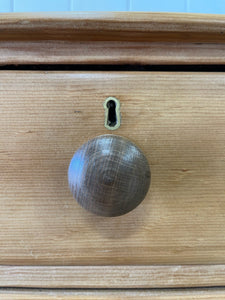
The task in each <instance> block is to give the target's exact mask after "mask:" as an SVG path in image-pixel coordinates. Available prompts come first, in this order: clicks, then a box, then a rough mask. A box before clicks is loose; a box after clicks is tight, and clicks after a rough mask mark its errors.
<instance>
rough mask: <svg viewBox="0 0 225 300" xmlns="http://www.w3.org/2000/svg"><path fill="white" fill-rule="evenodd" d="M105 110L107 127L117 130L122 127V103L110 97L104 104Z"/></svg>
mask: <svg viewBox="0 0 225 300" xmlns="http://www.w3.org/2000/svg"><path fill="white" fill-rule="evenodd" d="M103 106H104V108H105V127H106V128H107V129H109V130H115V129H118V128H119V127H120V119H121V117H120V102H119V100H118V99H116V98H115V97H108V98H107V99H106V100H105V102H104V104H103Z"/></svg>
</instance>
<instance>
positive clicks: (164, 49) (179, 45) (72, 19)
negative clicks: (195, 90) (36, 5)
mask: <svg viewBox="0 0 225 300" xmlns="http://www.w3.org/2000/svg"><path fill="white" fill-rule="evenodd" d="M224 49H225V18H224V16H222V15H221V16H220V15H200V14H171V13H137V12H136V13H128V12H127V13H119V12H118V13H115V12H109V13H106V12H104V13H51V14H49V13H39V14H36V13H29V14H1V15H0V64H2V65H3V64H4V65H7V64H55V63H57V64H60V63H61V64H87V63H88V64H99V63H101V64H224V63H225V55H224V53H225V50H224Z"/></svg>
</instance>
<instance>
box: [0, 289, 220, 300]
mask: <svg viewBox="0 0 225 300" xmlns="http://www.w3.org/2000/svg"><path fill="white" fill-rule="evenodd" d="M0 297H1V300H58V299H60V300H75V299H76V300H106V299H107V300H108V299H109V300H123V299H125V300H131V299H132V300H133V299H150V300H180V299H184V300H194V299H196V300H197V299H199V300H200V299H201V300H202V299H204V300H206V299H208V300H218V299H220V300H222V299H225V290H224V289H222V288H221V289H218V288H217V289H189V290H179V289H178V290H142V291H141V290H139V291H137V290H136V291H135V290H134V291H126V290H117V291H116V290H107V291H106V290H105V291H101V290H100V291H97V290H91V291H88V290H86V291H85V290H82V291H81V290H77V291H65V290H61V291H56V290H47V291H46V290H39V291H36V290H32V291H26V290H16V289H14V290H4V289H3V290H1V291H0Z"/></svg>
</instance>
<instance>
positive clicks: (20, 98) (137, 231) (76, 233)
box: [0, 71, 225, 265]
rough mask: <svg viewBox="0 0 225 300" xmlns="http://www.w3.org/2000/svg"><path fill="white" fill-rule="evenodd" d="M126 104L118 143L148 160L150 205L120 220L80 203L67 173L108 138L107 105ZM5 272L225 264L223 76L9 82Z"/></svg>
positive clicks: (1, 80) (2, 235)
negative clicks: (12, 268)
mask: <svg viewBox="0 0 225 300" xmlns="http://www.w3.org/2000/svg"><path fill="white" fill-rule="evenodd" d="M109 96H115V97H117V98H118V99H119V100H120V102H121V116H122V124H121V127H120V128H119V129H118V130H116V131H114V132H113V133H114V134H118V135H121V136H125V137H127V138H129V139H131V140H132V141H134V142H135V143H136V144H137V145H138V146H140V148H141V149H142V150H143V152H144V153H145V155H146V157H147V159H148V161H149V163H150V166H151V171H152V183H151V187H150V191H149V193H148V194H147V197H146V198H145V200H144V201H143V202H142V203H141V205H139V206H138V207H137V208H136V209H135V210H133V211H132V212H130V213H128V214H126V215H123V216H121V217H117V218H104V217H98V216H95V215H92V214H91V213H88V212H87V211H85V210H84V209H82V208H81V207H80V206H79V205H78V204H77V203H76V201H75V200H74V199H73V198H72V196H71V194H70V191H69V188H68V183H67V168H68V165H69V162H70V159H71V157H72V155H73V153H74V152H75V151H76V149H77V148H78V147H79V146H80V145H82V144H83V143H84V142H86V141H87V140H88V139H90V138H93V137H95V136H97V135H100V134H106V133H111V132H109V131H108V130H107V129H106V128H105V127H104V108H103V102H104V100H105V99H106V98H107V97H109ZM0 174H1V175H0V176H1V177H0V178H1V180H0V190H1V194H0V206H1V210H0V225H1V231H0V245H1V247H0V264H9V265H12V264H18V265H84V264H85V265H105V264H107V265H113V264H115V265H119V264H129V265H136V264H144V265H149V264H171V263H172V264H200V263H203V264H204V263H206V264H210V263H212V264H213V263H225V238H224V236H225V235H224V231H225V75H224V74H222V73H182V72H181V73H173V72H171V73H163V72H161V73H160V72H155V73H154V72H153V73H151V72H28V71H27V72H22V71H18V72H14V71H12V72H9V71H1V72H0Z"/></svg>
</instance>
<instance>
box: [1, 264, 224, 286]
mask: <svg viewBox="0 0 225 300" xmlns="http://www.w3.org/2000/svg"><path fill="white" fill-rule="evenodd" d="M224 285H225V265H189V266H188V265H173V266H169V265H168V266H0V287H18V288H21V287H23V288H109V287H110V288H133V289H134V288H175V287H186V288H187V287H210V286H212V287H215V286H224Z"/></svg>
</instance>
